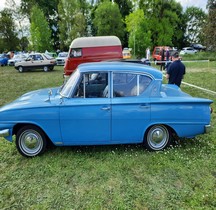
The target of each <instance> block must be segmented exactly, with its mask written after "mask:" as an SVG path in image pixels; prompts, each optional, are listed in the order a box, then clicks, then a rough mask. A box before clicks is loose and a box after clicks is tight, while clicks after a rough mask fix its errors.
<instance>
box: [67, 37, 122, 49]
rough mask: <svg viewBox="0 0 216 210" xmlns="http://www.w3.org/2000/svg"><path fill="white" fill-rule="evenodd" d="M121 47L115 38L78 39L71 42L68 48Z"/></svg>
mask: <svg viewBox="0 0 216 210" xmlns="http://www.w3.org/2000/svg"><path fill="white" fill-rule="evenodd" d="M101 46H121V41H120V39H119V38H118V37H117V36H95V37H79V38H76V39H74V40H73V41H72V43H71V45H70V48H83V47H101Z"/></svg>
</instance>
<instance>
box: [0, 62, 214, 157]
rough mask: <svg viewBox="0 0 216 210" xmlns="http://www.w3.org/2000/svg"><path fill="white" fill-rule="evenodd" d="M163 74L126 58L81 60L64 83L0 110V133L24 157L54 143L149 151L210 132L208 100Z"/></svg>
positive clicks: (24, 97) (32, 93)
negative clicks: (142, 147)
mask: <svg viewBox="0 0 216 210" xmlns="http://www.w3.org/2000/svg"><path fill="white" fill-rule="evenodd" d="M162 80H163V74H162V73H161V72H160V71H158V70H157V69H154V68H152V67H150V66H147V65H140V64H134V63H128V62H95V63H87V64H81V65H79V66H78V68H77V70H76V71H75V72H74V73H73V74H72V75H71V77H70V78H69V80H68V81H67V83H65V84H64V86H63V87H56V88H52V89H41V90H36V91H32V92H29V93H26V94H24V95H23V96H21V97H20V98H18V99H17V100H15V101H13V102H11V103H9V104H7V105H5V106H3V107H1V108H0V137H4V138H5V139H7V140H9V141H12V140H13V135H15V136H16V140H15V141H16V147H17V149H18V151H19V152H20V153H21V154H22V155H23V156H26V157H32V156H36V155H39V154H41V153H43V152H44V151H45V149H46V146H47V144H48V143H50V142H52V143H53V144H54V145H56V146H71V145H110V144H131V143H136V144H137V143H144V145H145V147H146V148H147V149H148V150H150V151H159V150H163V149H164V148H166V147H168V146H169V145H170V144H171V143H172V141H173V137H176V136H179V137H186V138H191V137H194V136H196V135H198V134H203V133H205V132H209V129H210V118H211V111H210V104H211V103H212V101H211V100H209V99H203V98H193V97H192V96H190V95H188V94H186V93H184V92H182V91H181V89H180V88H178V87H177V86H175V85H170V84H162Z"/></svg>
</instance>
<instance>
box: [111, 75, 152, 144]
mask: <svg viewBox="0 0 216 210" xmlns="http://www.w3.org/2000/svg"><path fill="white" fill-rule="evenodd" d="M151 81H152V79H151V78H150V77H148V76H145V75H138V74H131V73H113V98H112V143H113V144H115V143H116V144H119V143H139V142H142V141H143V137H144V132H145V129H146V128H147V126H148V125H149V121H150V108H151V107H150V100H149V97H148V96H146V97H145V94H144V92H145V90H146V89H147V88H148V86H149V84H150V83H151ZM141 94H142V96H141Z"/></svg>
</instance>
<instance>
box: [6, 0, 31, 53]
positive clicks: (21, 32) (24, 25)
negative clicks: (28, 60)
mask: <svg viewBox="0 0 216 210" xmlns="http://www.w3.org/2000/svg"><path fill="white" fill-rule="evenodd" d="M6 7H7V8H9V10H10V12H11V15H12V18H13V20H16V21H15V30H16V33H17V36H18V38H19V40H20V41H19V48H20V50H22V51H25V50H26V49H27V47H28V43H29V42H28V39H27V37H28V36H29V20H28V18H27V15H26V14H23V13H22V11H21V8H20V6H17V4H16V1H15V0H7V2H6Z"/></svg>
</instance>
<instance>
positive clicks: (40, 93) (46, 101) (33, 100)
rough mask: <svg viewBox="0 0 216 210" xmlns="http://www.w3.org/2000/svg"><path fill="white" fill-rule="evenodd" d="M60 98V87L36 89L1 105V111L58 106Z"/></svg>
mask: <svg viewBox="0 0 216 210" xmlns="http://www.w3.org/2000/svg"><path fill="white" fill-rule="evenodd" d="M59 99H60V94H59V87H55V88H46V89H40V90H35V91H31V92H28V93H26V94H24V95H22V96H21V97H19V98H17V99H16V100H15V101H13V102H11V103H9V104H7V105H5V106H3V107H1V108H0V111H6V110H14V109H25V108H35V107H37V108H39V107H50V106H56V105H57V104H59Z"/></svg>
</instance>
